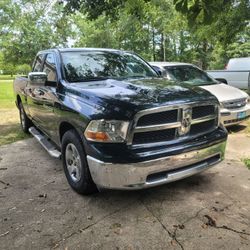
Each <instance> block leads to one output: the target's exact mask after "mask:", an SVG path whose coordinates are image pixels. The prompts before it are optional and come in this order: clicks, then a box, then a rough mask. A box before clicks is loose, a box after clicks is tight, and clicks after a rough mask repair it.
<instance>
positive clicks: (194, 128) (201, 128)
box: [190, 119, 216, 135]
mask: <svg viewBox="0 0 250 250" xmlns="http://www.w3.org/2000/svg"><path fill="white" fill-rule="evenodd" d="M215 122H216V121H215V119H213V120H210V121H205V122H201V123H197V124H193V125H191V129H190V135H197V134H199V133H206V132H207V131H209V130H210V129H211V128H214V125H215Z"/></svg>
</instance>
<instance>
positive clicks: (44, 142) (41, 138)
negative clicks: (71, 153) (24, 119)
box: [29, 127, 61, 159]
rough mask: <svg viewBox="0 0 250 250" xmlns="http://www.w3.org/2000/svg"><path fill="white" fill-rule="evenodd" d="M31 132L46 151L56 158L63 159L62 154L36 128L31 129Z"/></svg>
mask: <svg viewBox="0 0 250 250" xmlns="http://www.w3.org/2000/svg"><path fill="white" fill-rule="evenodd" d="M29 132H30V133H31V134H32V135H33V136H34V137H35V138H36V139H37V140H38V142H39V143H40V144H41V145H42V146H43V147H44V148H45V149H46V151H47V152H48V153H49V154H50V155H51V156H52V157H55V158H58V159H59V158H61V152H60V151H59V150H57V149H56V147H55V146H54V145H53V144H52V143H51V142H50V141H49V140H48V139H47V138H46V137H45V136H44V135H43V134H42V133H41V132H39V131H38V130H37V129H36V128H35V127H30V128H29Z"/></svg>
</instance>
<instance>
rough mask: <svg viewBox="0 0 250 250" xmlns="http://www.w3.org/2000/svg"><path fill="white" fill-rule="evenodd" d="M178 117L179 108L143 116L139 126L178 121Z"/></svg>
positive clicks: (138, 123)
mask: <svg viewBox="0 0 250 250" xmlns="http://www.w3.org/2000/svg"><path fill="white" fill-rule="evenodd" d="M177 119H178V109H175V110H168V111H163V112H157V113H153V114H148V115H144V116H142V117H141V118H140V119H139V120H138V122H137V126H149V125H157V124H164V123H170V122H176V121H177Z"/></svg>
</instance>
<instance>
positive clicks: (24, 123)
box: [18, 102, 32, 134]
mask: <svg viewBox="0 0 250 250" xmlns="http://www.w3.org/2000/svg"><path fill="white" fill-rule="evenodd" d="M18 107H19V117H20V124H21V128H22V130H23V132H24V133H27V134H28V133H29V128H30V127H31V126H32V122H31V120H30V119H29V118H28V117H27V115H26V113H25V111H24V108H23V104H22V103H21V102H20V103H19V105H18Z"/></svg>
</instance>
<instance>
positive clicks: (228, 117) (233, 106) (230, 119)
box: [149, 62, 250, 126]
mask: <svg viewBox="0 0 250 250" xmlns="http://www.w3.org/2000/svg"><path fill="white" fill-rule="evenodd" d="M149 64H150V65H151V66H152V67H153V68H154V69H155V70H156V71H158V72H161V75H162V77H164V78H167V79H169V80H173V81H177V82H179V83H180V84H182V83H186V84H191V85H194V86H199V87H201V88H203V89H206V90H208V91H209V92H210V93H212V94H213V95H215V96H216V97H217V99H218V100H219V102H220V106H221V122H222V123H223V124H224V125H225V126H230V125H235V124H239V123H240V122H242V121H244V120H246V119H247V118H249V117H250V103H249V96H248V94H247V93H246V92H244V91H242V90H240V89H238V88H235V87H232V86H229V85H227V84H224V83H220V82H218V81H216V80H215V79H213V78H212V77H210V76H209V75H208V74H207V73H206V72H205V71H203V70H201V69H200V68H198V67H197V66H195V65H193V64H188V63H172V62H149Z"/></svg>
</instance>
